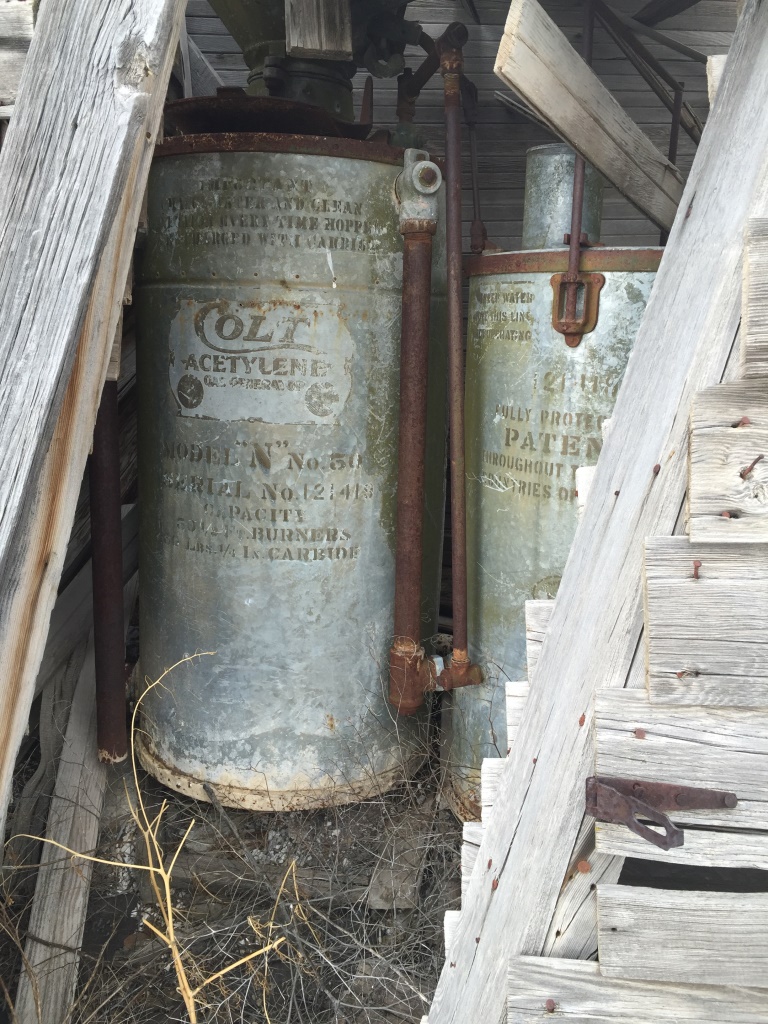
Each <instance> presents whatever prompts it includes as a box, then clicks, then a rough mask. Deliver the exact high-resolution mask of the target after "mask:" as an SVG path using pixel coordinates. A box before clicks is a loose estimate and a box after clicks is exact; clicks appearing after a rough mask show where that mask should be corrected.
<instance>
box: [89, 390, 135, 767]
mask: <svg viewBox="0 0 768 1024" xmlns="http://www.w3.org/2000/svg"><path fill="white" fill-rule="evenodd" d="M119 437H120V434H119V419H118V412H117V381H107V382H106V383H105V385H104V390H103V392H102V395H101V402H100V404H99V411H98V414H97V417H96V427H95V429H94V432H93V452H92V454H91V457H90V459H89V462H88V483H89V491H90V506H91V545H92V551H93V557H92V562H91V565H92V575H93V642H94V655H95V661H96V723H97V726H96V728H97V743H98V750H99V759H100V760H101V761H105V762H107V763H114V762H116V761H122V760H124V759H125V757H126V755H127V753H128V733H127V729H126V706H125V637H124V634H123V540H122V531H121V516H120V450H119V445H120V441H119Z"/></svg>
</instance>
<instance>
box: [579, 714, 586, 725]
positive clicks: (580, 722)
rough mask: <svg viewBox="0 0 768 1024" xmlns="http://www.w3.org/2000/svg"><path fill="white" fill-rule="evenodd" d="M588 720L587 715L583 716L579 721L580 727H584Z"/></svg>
mask: <svg viewBox="0 0 768 1024" xmlns="http://www.w3.org/2000/svg"><path fill="white" fill-rule="evenodd" d="M586 720H587V716H586V715H582V716H581V718H580V719H579V725H584V723H585V722H586Z"/></svg>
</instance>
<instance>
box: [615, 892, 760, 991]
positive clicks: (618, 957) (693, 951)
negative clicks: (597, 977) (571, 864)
mask: <svg viewBox="0 0 768 1024" xmlns="http://www.w3.org/2000/svg"><path fill="white" fill-rule="evenodd" d="M597 921H598V942H599V948H600V972H601V973H602V974H603V975H605V977H607V978H611V977H612V978H642V979H645V980H647V981H672V982H683V983H687V984H692V985H696V984H701V983H702V982H706V983H708V984H710V985H747V986H750V985H752V986H758V985H765V981H766V978H767V977H768V893H765V892H749V893H741V892H676V891H675V890H672V889H644V888H639V887H635V886H630V885H601V886H598V890H597ZM763 1010H765V1006H763Z"/></svg>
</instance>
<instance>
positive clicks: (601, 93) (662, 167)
mask: <svg viewBox="0 0 768 1024" xmlns="http://www.w3.org/2000/svg"><path fill="white" fill-rule="evenodd" d="M494 71H495V72H496V74H497V75H498V76H499V78H501V79H502V81H503V82H505V83H506V84H507V85H508V86H510V88H512V89H514V91H515V92H516V93H517V94H518V95H519V96H521V97H522V99H523V101H524V102H525V103H526V104H527V105H528V106H529V107H531V108H532V109H533V111H534V112H535V113H536V114H537V115H538V116H539V117H540V118H541V119H542V120H543V121H544V122H545V123H546V124H548V125H549V126H550V128H551V129H552V130H553V131H554V132H555V134H557V135H559V136H560V137H561V138H563V139H565V141H567V142H568V143H570V145H571V146H573V148H574V149H576V150H577V151H578V152H579V153H581V154H582V156H583V157H584V158H585V159H586V160H588V161H589V163H591V164H592V165H593V166H594V167H596V168H597V169H598V170H599V171H601V172H602V173H603V174H604V175H605V177H606V178H607V179H608V180H609V181H610V182H611V183H612V184H613V185H615V186H616V188H617V189H618V190H619V191H620V192H621V193H622V195H624V196H626V197H627V199H629V200H630V202H632V203H634V205H635V206H637V207H638V209H640V210H642V211H643V213H645V214H646V215H647V216H648V217H650V218H651V220H652V221H653V222H654V223H655V224H658V225H659V226H660V227H663V228H666V229H669V228H670V227H671V226H672V222H673V221H674V219H675V213H676V211H677V206H678V203H679V202H680V198H681V196H682V193H683V184H682V178H681V176H680V173H679V171H678V170H677V168H676V167H675V166H674V165H673V164H671V163H670V162H669V160H667V158H666V157H665V156H663V155H662V154H661V153H660V152H659V150H658V149H657V148H656V146H654V145H653V143H652V142H651V141H650V139H648V137H647V136H646V135H645V134H644V133H643V132H642V131H641V130H640V129H639V128H638V127H637V125H636V124H635V122H634V121H632V119H631V118H630V117H629V116H628V115H627V114H626V112H625V111H624V110H623V109H622V108H621V106H620V104H619V103H618V101H617V100H616V99H614V97H613V96H612V95H611V93H610V92H609V91H608V90H607V89H606V88H605V86H604V85H603V84H602V82H601V81H600V79H599V78H598V77H597V75H596V74H595V73H594V72H593V71H592V70H591V68H589V67H588V65H587V64H585V62H584V61H583V60H582V59H581V57H580V56H579V55H578V53H577V52H576V51H575V50H574V49H573V47H572V46H571V44H570V43H569V42H568V40H567V39H566V37H565V36H564V35H563V33H562V32H561V31H560V29H559V28H558V27H557V25H556V24H555V23H554V21H552V19H551V18H550V17H549V15H548V14H547V13H546V11H545V10H544V9H543V7H541V6H540V5H539V4H538V3H537V2H536V0H512V4H511V6H510V9H509V16H508V17H507V23H506V26H505V29H504V35H503V36H502V39H501V43H500V45H499V52H498V55H497V57H496V65H495V67H494Z"/></svg>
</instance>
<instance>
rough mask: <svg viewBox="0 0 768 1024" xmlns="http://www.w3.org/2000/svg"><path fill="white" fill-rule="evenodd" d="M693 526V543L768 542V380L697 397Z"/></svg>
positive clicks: (690, 504) (690, 499) (692, 472)
mask: <svg viewBox="0 0 768 1024" xmlns="http://www.w3.org/2000/svg"><path fill="white" fill-rule="evenodd" d="M743 417H746V419H747V420H748V421H749V422H746V423H743V425H739V424H741V423H742V418H743ZM755 460H759V461H757V462H756V464H755ZM753 464H754V465H753ZM723 512H727V513H728V516H724V515H723ZM688 527H689V533H690V537H691V540H692V541H697V542H698V541H705V542H707V543H711V542H714V541H719V542H723V543H726V544H739V543H743V542H747V541H749V542H750V543H755V542H757V543H760V542H762V543H768V378H759V379H758V378H754V379H753V378H750V379H748V380H743V381H736V382H735V383H732V384H718V385H717V386H716V387H711V388H707V389H706V391H702V392H701V393H700V394H698V395H696V397H695V399H694V401H693V408H692V410H691V436H690V480H689V486H688Z"/></svg>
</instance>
